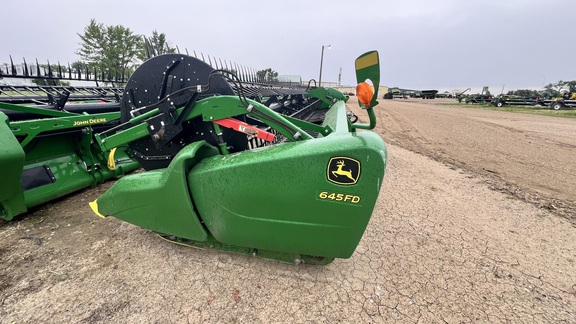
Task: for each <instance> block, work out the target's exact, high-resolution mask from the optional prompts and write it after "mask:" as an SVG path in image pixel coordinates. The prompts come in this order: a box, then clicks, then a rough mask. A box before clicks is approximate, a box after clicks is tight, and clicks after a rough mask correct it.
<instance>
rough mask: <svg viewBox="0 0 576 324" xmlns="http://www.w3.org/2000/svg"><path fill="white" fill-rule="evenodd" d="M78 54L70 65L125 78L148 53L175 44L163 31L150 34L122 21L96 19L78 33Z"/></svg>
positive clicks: (172, 50) (161, 51)
mask: <svg viewBox="0 0 576 324" xmlns="http://www.w3.org/2000/svg"><path fill="white" fill-rule="evenodd" d="M78 36H80V40H81V43H80V48H79V49H78V50H77V51H76V54H78V55H79V56H80V58H81V60H80V61H76V62H74V63H73V64H72V69H74V70H76V69H78V68H79V69H80V70H82V71H86V70H89V71H91V72H92V71H94V70H97V71H98V72H99V73H102V71H104V73H105V76H106V77H108V76H112V78H114V77H116V76H119V77H121V76H124V77H125V78H127V77H128V76H130V74H131V73H132V72H134V70H135V69H136V67H137V66H138V65H139V64H140V63H141V62H142V61H144V60H146V59H147V58H148V57H149V56H154V55H159V54H165V53H175V52H176V48H175V47H173V46H172V44H171V43H170V42H169V41H168V40H167V38H166V34H164V33H159V32H158V31H156V30H154V31H153V32H152V36H149V37H147V36H144V35H138V34H135V33H134V32H133V31H132V30H130V28H126V27H124V26H122V25H111V26H105V25H104V24H102V23H98V22H97V21H96V19H92V20H90V24H88V26H86V27H85V28H84V32H83V33H79V34H78Z"/></svg>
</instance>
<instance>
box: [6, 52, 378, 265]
mask: <svg viewBox="0 0 576 324" xmlns="http://www.w3.org/2000/svg"><path fill="white" fill-rule="evenodd" d="M356 72H357V81H358V83H359V86H358V100H359V104H360V106H361V107H362V108H364V109H366V110H367V113H368V116H369V119H370V120H369V123H368V124H360V123H355V122H352V121H353V120H356V119H357V117H356V116H354V115H353V114H352V113H351V112H349V111H347V110H346V106H345V102H346V100H348V97H347V96H345V95H343V94H342V93H340V92H338V91H336V90H334V89H324V88H314V87H313V88H306V89H304V88H282V87H274V86H270V85H263V84H257V83H254V82H247V81H246V80H241V78H239V77H237V76H236V75H235V74H233V73H231V72H229V71H227V70H225V69H214V68H212V67H211V66H210V65H208V64H206V63H204V62H202V61H200V60H198V59H196V58H194V57H190V56H186V55H181V54H166V55H161V56H157V57H154V58H152V59H150V60H148V61H146V62H145V63H144V64H142V65H141V66H140V67H139V68H138V69H137V70H136V71H135V72H134V73H133V74H132V76H131V77H130V79H129V80H128V83H127V84H126V87H125V88H124V89H123V91H122V95H121V99H120V102H119V103H118V110H119V111H117V112H98V113H93V114H90V113H89V112H87V111H85V112H82V113H74V115H70V114H73V113H71V112H68V111H66V109H64V110H50V109H43V108H37V107H35V108H30V107H28V106H23V105H13V104H11V105H7V104H5V105H3V106H2V107H1V108H2V109H3V110H2V113H0V121H1V122H0V139H1V140H2V142H3V143H4V142H6V143H8V145H5V146H3V147H2V148H1V149H0V163H1V164H2V166H10V167H9V168H2V172H3V173H2V176H3V179H7V182H6V183H7V185H5V186H3V187H2V191H0V217H2V218H4V219H11V218H12V217H13V216H14V215H17V214H19V213H22V212H25V211H26V208H27V207H30V206H32V205H36V204H39V203H41V202H43V201H47V200H48V199H51V198H54V197H56V196H59V195H63V194H66V193H68V192H71V191H73V190H75V189H77V188H80V187H84V186H89V185H95V184H97V183H100V182H102V181H104V180H106V179H109V178H111V177H117V176H119V175H122V174H124V173H125V172H128V171H130V170H132V169H134V168H136V167H137V166H141V167H142V168H144V169H145V171H146V172H140V173H135V174H131V175H127V176H124V177H121V178H120V179H119V180H118V181H116V183H115V184H114V185H113V186H112V187H111V188H110V189H109V190H108V191H107V192H105V193H104V194H103V195H102V196H101V197H99V198H98V199H97V200H96V201H94V202H92V203H91V204H90V206H91V207H92V209H93V210H94V212H95V213H96V214H98V215H99V216H102V217H107V216H113V217H116V218H118V219H121V220H124V221H126V222H129V223H132V224H136V225H138V226H141V227H143V228H147V229H149V230H152V231H154V232H156V233H158V234H159V235H160V236H161V237H162V238H164V239H167V240H170V241H172V242H176V243H179V244H185V245H189V246H192V247H200V248H211V249H217V250H223V251H230V252H237V253H245V254H249V255H254V256H260V257H265V258H272V259H276V260H280V261H285V262H295V263H309V264H327V263H329V262H331V261H332V260H333V259H334V258H348V257H350V256H351V255H352V254H353V252H354V250H355V249H356V246H357V245H358V243H359V241H360V239H361V238H362V235H363V233H364V231H365V229H366V226H367V224H368V221H369V220H370V217H371V215H372V211H373V209H374V206H375V204H376V200H377V198H378V194H379V191H380V187H381V186H382V181H383V177H384V169H385V164H386V148H385V145H384V142H383V141H382V139H381V138H380V136H378V135H377V134H375V133H373V132H370V131H358V130H360V129H366V130H369V129H372V128H374V126H375V125H376V117H375V114H374V111H373V107H374V106H375V105H376V104H377V103H378V102H377V101H376V99H377V96H378V93H377V89H378V86H379V83H380V76H379V59H378V53H377V52H368V53H365V54H363V55H362V56H360V57H359V58H358V59H357V60H356ZM366 81H369V82H371V83H372V85H369V84H368V83H367V82H366ZM373 89H374V90H375V91H374V90H373ZM29 109H32V111H30V110H29ZM38 109H42V111H38ZM45 110H46V111H45ZM48 110H49V111H50V112H47V111H48ZM15 111H18V112H24V113H32V114H35V115H36V116H38V115H42V117H43V118H38V119H30V120H22V121H16V120H13V119H12V118H11V117H10V114H12V115H14V114H15V113H14V112H15ZM6 112H9V113H8V114H6ZM2 125H4V126H2ZM65 134H70V135H69V136H66V135H65ZM43 135H46V136H45V137H43ZM30 136H32V137H30ZM35 151H38V152H37V153H35ZM56 161H57V162H56ZM46 166H48V167H46ZM32 169H33V170H34V174H35V175H37V176H36V177H38V179H41V181H40V182H39V184H36V185H35V186H33V188H30V187H28V188H27V187H26V186H24V185H23V184H24V183H25V182H26V181H25V174H27V176H31V175H32V171H29V170H32ZM47 170H49V171H50V172H51V173H48V171H47ZM43 172H44V173H47V174H48V176H45V175H44V173H43ZM38 174H40V175H38ZM26 183H29V182H26ZM72 183H74V185H70V184H72ZM31 191H34V192H42V194H39V193H38V194H34V195H33V194H32V193H31ZM29 192H30V193H29ZM38 196H41V197H42V198H39V197H38Z"/></svg>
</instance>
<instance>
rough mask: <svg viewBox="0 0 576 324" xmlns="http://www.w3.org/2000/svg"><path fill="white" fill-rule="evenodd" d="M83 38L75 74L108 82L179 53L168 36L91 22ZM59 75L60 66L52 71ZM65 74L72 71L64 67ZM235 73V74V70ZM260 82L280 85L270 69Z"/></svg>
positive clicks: (54, 67)
mask: <svg viewBox="0 0 576 324" xmlns="http://www.w3.org/2000/svg"><path fill="white" fill-rule="evenodd" d="M78 36H79V37H80V40H81V42H80V48H79V49H78V50H77V51H76V54H78V55H79V56H80V58H81V60H79V61H76V62H74V63H72V66H71V69H72V70H73V71H77V70H78V69H79V70H80V71H83V72H84V71H90V73H94V71H97V72H98V73H99V74H100V73H102V74H103V76H104V78H109V77H110V78H112V79H115V78H121V77H123V78H128V77H129V76H130V74H132V72H134V70H135V69H136V67H137V66H138V65H139V64H141V63H142V62H143V61H145V60H146V59H148V58H149V57H151V56H155V55H160V54H166V53H176V48H175V47H174V46H172V44H171V43H170V42H169V41H168V39H167V37H166V34H164V33H159V32H158V31H156V30H154V31H153V32H152V35H151V36H149V37H148V36H145V35H137V34H135V33H134V32H133V31H132V30H130V29H129V28H126V27H124V26H122V25H112V26H106V25H104V24H102V23H98V22H97V21H96V20H95V19H92V20H90V23H89V24H88V26H86V27H85V28H84V31H83V32H82V33H78ZM52 70H53V71H56V66H53V67H52ZM61 70H62V72H68V68H66V67H64V66H63V67H61ZM231 71H232V72H235V71H234V70H231ZM256 77H257V80H258V81H259V82H274V81H277V80H278V79H277V77H278V72H276V71H274V70H273V69H272V68H267V69H264V70H260V71H258V72H256Z"/></svg>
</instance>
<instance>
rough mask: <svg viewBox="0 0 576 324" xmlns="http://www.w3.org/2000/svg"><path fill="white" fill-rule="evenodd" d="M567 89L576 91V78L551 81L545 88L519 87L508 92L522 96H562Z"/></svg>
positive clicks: (572, 91) (571, 91)
mask: <svg viewBox="0 0 576 324" xmlns="http://www.w3.org/2000/svg"><path fill="white" fill-rule="evenodd" d="M566 91H568V92H570V93H576V80H574V81H558V82H556V83H549V84H547V85H546V86H545V87H544V89H543V90H531V89H519V90H513V91H508V93H507V94H508V95H515V96H520V97H561V96H563V94H564V93H565V92H566Z"/></svg>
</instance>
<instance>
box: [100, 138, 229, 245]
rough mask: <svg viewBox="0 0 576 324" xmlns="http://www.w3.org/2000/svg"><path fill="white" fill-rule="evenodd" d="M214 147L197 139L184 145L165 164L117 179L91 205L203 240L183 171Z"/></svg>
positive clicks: (157, 228) (210, 153)
mask: <svg viewBox="0 0 576 324" xmlns="http://www.w3.org/2000/svg"><path fill="white" fill-rule="evenodd" d="M216 154H218V150H217V149H216V148H214V147H213V146H211V145H209V144H206V142H205V141H199V142H195V143H192V144H190V145H188V146H186V147H185V148H184V149H182V151H180V152H179V153H178V154H177V155H176V156H175V157H174V159H173V160H172V162H171V163H170V165H169V166H168V168H166V169H158V170H153V171H148V172H144V173H136V174H132V175H129V176H126V177H124V178H122V179H120V180H118V181H117V182H116V183H115V184H114V185H113V186H112V187H111V188H110V189H108V191H106V193H104V194H103V195H102V196H101V197H100V198H98V199H97V200H96V204H93V205H94V206H93V207H92V208H93V209H97V210H95V212H97V213H98V214H99V215H104V216H108V215H112V216H114V217H116V218H119V219H122V220H124V221H127V222H129V223H132V224H136V225H138V226H141V227H144V228H148V229H151V230H153V231H156V232H159V233H163V234H167V235H174V236H177V237H180V238H185V239H190V240H196V241H206V240H207V238H208V235H207V233H206V231H205V230H204V228H203V227H202V225H201V224H200V221H199V219H198V216H197V215H196V212H195V211H194V206H193V205H192V199H191V197H190V194H189V191H188V184H187V182H186V181H187V179H186V174H187V173H188V171H189V170H190V169H191V168H192V166H193V165H194V164H196V163H198V162H199V161H200V160H202V159H204V158H207V157H210V156H213V155H216Z"/></svg>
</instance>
